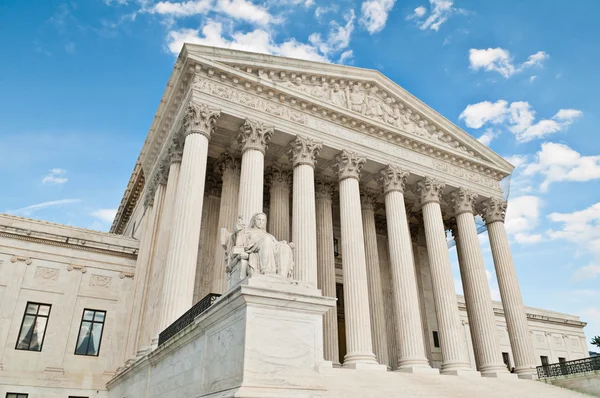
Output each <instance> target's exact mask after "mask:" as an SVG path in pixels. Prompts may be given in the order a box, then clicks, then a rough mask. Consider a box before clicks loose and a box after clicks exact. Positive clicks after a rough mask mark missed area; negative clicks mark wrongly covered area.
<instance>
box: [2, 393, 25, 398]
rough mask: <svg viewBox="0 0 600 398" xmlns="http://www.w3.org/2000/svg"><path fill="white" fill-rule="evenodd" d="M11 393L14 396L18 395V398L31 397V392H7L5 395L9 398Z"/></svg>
mask: <svg viewBox="0 0 600 398" xmlns="http://www.w3.org/2000/svg"><path fill="white" fill-rule="evenodd" d="M9 395H14V396H16V398H23V397H25V398H29V393H26V392H7V393H6V395H5V397H6V398H9Z"/></svg>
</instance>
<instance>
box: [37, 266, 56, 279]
mask: <svg viewBox="0 0 600 398" xmlns="http://www.w3.org/2000/svg"><path fill="white" fill-rule="evenodd" d="M58 272H59V269H58V268H49V267H36V269H35V274H34V276H33V278H34V279H48V280H53V281H55V280H57V279H58Z"/></svg>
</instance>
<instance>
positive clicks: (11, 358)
mask: <svg viewBox="0 0 600 398" xmlns="http://www.w3.org/2000/svg"><path fill="white" fill-rule="evenodd" d="M511 171H512V166H511V165H510V164H509V163H507V162H506V161H505V160H504V159H502V158H501V157H500V156H498V155H497V154H495V153H494V152H492V151H491V150H490V149H489V148H487V147H485V146H483V145H482V144H480V143H479V142H478V141H477V140H475V139H473V138H472V137H471V136H469V135H468V134H467V133H465V132H463V131H462V130H460V129H459V128H458V127H456V126H454V125H453V124H451V123H450V122H449V121H447V120H446V119H444V118H443V117H442V116H440V115H439V114H437V113H436V112H435V111H433V110H432V109H430V108H429V107H427V106H426V105H425V104H423V103H422V102H420V101H419V100H418V99H416V98H414V97H413V96H412V95H410V94H409V93H407V92H406V91H404V90H403V89H402V88H400V87H399V86H397V85H396V84H394V83H393V82H391V81H390V80H388V79H386V78H385V77H384V76H383V75H381V74H380V73H379V72H376V71H370V70H363V69H358V68H352V67H345V66H338V65H329V64H320V63H314V62H308V61H299V60H293V59H288V58H280V57H272V56H266V55H258V54H251V53H245V52H239V51H232V50H225V49H216V48H209V47H203V46H196V45H185V46H184V49H183V50H182V53H181V55H180V57H179V59H178V60H177V62H176V64H175V68H174V71H173V74H172V76H171V78H170V79H169V82H168V84H167V88H166V90H165V93H164V95H163V98H162V100H161V104H160V106H159V109H158V111H157V113H156V115H155V119H154V121H153V123H152V126H151V128H150V131H149V134H148V137H147V139H146V142H145V144H144V148H143V149H142V152H141V155H140V157H139V160H138V162H137V163H136V165H135V168H134V171H133V173H132V177H131V180H130V182H129V184H128V187H127V189H126V191H125V195H124V197H123V200H122V202H121V205H120V207H119V211H118V214H117V217H116V219H115V221H114V224H113V227H112V230H111V233H99V232H94V231H86V230H81V229H77V228H71V227H66V226H60V225H53V224H49V223H43V222H38V221H33V220H26V219H21V218H17V217H11V216H0V396H2V394H4V393H5V392H24V393H29V394H30V395H29V396H30V397H42V396H43V397H47V396H48V397H51V396H57V397H58V396H65V394H66V395H72V396H108V395H107V393H106V383H107V382H108V381H109V380H110V379H111V378H112V377H113V376H114V375H115V374H122V372H120V373H119V372H118V369H119V371H120V370H123V369H127V368H128V367H132V366H134V367H136V369H138V368H139V369H141V368H143V367H144V366H146V365H144V362H143V361H144V359H143V358H148V353H151V352H153V350H155V348H156V345H157V337H158V334H159V333H160V331H161V330H163V329H164V328H166V327H167V326H168V325H170V324H171V323H172V322H173V321H174V320H176V319H177V318H178V317H179V316H180V315H182V314H183V313H184V312H185V311H187V309H189V308H190V307H191V306H192V305H193V304H194V303H195V302H197V301H198V300H200V299H201V298H203V297H204V296H205V295H206V294H208V293H219V294H221V293H223V292H224V291H225V290H226V289H227V274H226V272H225V265H224V263H225V261H224V252H223V250H222V247H221V242H220V239H219V231H220V229H221V228H227V229H229V230H231V228H232V227H233V225H234V224H235V223H236V220H237V219H238V216H241V218H242V221H243V222H244V223H248V222H249V220H250V217H251V216H252V215H253V214H255V213H259V212H264V213H266V214H267V216H268V219H269V221H268V226H267V230H268V232H270V233H271V234H272V235H274V236H275V237H276V239H277V240H280V241H288V242H289V241H291V242H294V244H295V248H294V251H293V256H294V267H293V270H292V276H293V278H294V279H295V280H298V281H301V282H302V283H304V284H306V285H307V286H312V287H314V288H318V289H320V290H319V291H320V292H322V293H323V295H326V296H334V295H335V292H336V290H337V291H338V292H339V291H341V290H339V288H340V287H343V297H338V299H339V301H340V303H342V302H343V307H342V308H338V309H337V311H336V309H335V308H332V309H330V310H328V311H327V313H326V314H325V315H324V317H323V323H322V329H323V330H322V333H323V335H322V341H323V350H322V353H323V356H324V359H325V360H327V361H331V362H332V363H333V366H342V367H344V368H352V369H362V368H373V369H375V368H377V369H379V368H381V365H386V366H387V368H388V370H398V371H403V372H411V373H417V372H425V373H426V372H429V373H436V372H437V371H436V370H434V368H435V369H439V371H441V373H446V374H463V373H469V372H472V373H475V371H478V372H479V373H480V374H481V375H483V376H492V377H500V376H503V375H505V374H507V371H506V365H505V364H504V361H505V359H504V357H503V354H504V355H505V356H506V355H507V356H508V361H509V367H515V368H516V371H517V373H518V374H519V376H521V377H523V378H527V377H530V376H531V374H532V373H533V372H534V367H535V366H536V365H539V364H540V363H541V356H547V357H548V361H549V363H553V362H557V361H558V360H559V358H565V359H566V360H570V359H577V358H581V357H586V356H588V353H587V346H586V342H585V335H584V333H583V327H584V326H585V323H583V322H581V321H580V320H579V318H578V317H576V316H572V315H566V314H559V313H553V312H549V311H543V310H538V309H534V308H529V307H525V306H524V305H523V302H522V299H521V294H520V290H519V285H518V281H517V278H516V273H515V270H514V264H513V262H512V258H511V255H510V247H509V245H508V240H507V237H506V233H505V232H504V215H505V210H506V203H505V202H504V201H503V200H502V190H501V188H500V184H499V181H500V180H501V179H503V178H504V177H506V176H507V175H509V174H510V173H511ZM476 215H481V216H482V217H483V219H484V220H485V222H486V224H487V226H488V234H489V236H490V245H491V248H492V252H493V256H494V267H495V269H496V273H497V278H498V281H499V286H500V290H501V295H502V302H494V301H492V299H491V295H490V292H489V288H488V286H487V279H486V278H485V269H484V268H483V267H484V264H483V257H482V255H481V252H480V248H479V245H478V238H477V233H476V231H475V220H474V217H475V216H476ZM446 230H450V231H452V233H453V234H454V235H455V239H456V242H457V248H458V254H459V262H460V270H461V278H462V281H463V286H464V290H465V297H462V296H457V295H456V292H455V289H454V281H453V279H452V274H451V270H450V261H449V257H448V249H447V245H446ZM334 240H335V242H336V243H337V245H336V246H335V247H334ZM315 290H316V289H315ZM27 302H38V303H48V304H51V305H52V312H51V315H50V317H49V321H48V327H47V331H46V336H45V339H44V345H43V349H42V351H41V352H27V351H22V350H15V349H14V348H15V344H16V339H17V336H18V334H19V328H20V326H21V321H22V319H23V313H24V308H25V305H26V303H27ZM85 308H88V309H90V308H91V309H96V310H102V311H106V313H107V315H106V316H107V321H106V323H105V330H104V334H103V338H102V346H101V350H100V354H99V356H98V357H82V356H77V355H74V346H75V343H76V339H77V333H78V330H79V327H80V322H81V316H82V311H83V309H85ZM434 332H435V335H436V338H435V340H436V341H435V342H434ZM319 341H320V340H319ZM319 352H321V351H319ZM136 358H137V359H138V360H137V362H136ZM140 358H142V359H140ZM140 361H142V362H140ZM378 364H379V365H378ZM118 377H121V379H123V377H122V376H118ZM136 377H138V376H136ZM139 381H140V382H141V381H142V379H140V380H139ZM127 383H129V384H130V385H134V384H135V380H133V379H131V380H128V381H127ZM113 384H114V383H113ZM116 388H119V387H116ZM96 391H98V392H96ZM61 394H62V395H61Z"/></svg>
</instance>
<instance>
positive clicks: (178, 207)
mask: <svg viewBox="0 0 600 398" xmlns="http://www.w3.org/2000/svg"><path fill="white" fill-rule="evenodd" d="M219 116H220V111H218V110H215V109H211V108H209V107H208V106H207V105H205V104H196V103H194V102H191V103H190V104H189V105H188V106H187V109H186V111H185V114H184V117H183V123H182V125H183V126H182V127H183V132H184V135H185V141H184V147H183V158H182V161H181V170H180V173H179V180H178V183H177V196H176V199H175V209H174V212H173V229H172V235H171V240H170V242H169V250H168V254H167V261H166V264H165V281H164V289H163V300H162V301H163V311H162V313H161V319H160V322H159V323H160V326H161V330H164V329H165V328H166V327H167V326H169V325H170V324H171V323H172V322H173V321H175V320H176V319H177V318H179V317H180V316H181V315H183V314H184V313H185V312H186V311H187V310H189V309H190V307H191V306H192V299H193V295H194V280H195V276H196V275H195V274H196V263H197V260H198V241H199V239H200V223H201V221H202V204H203V203H202V202H203V198H204V180H205V176H206V162H207V159H208V140H209V138H210V136H211V134H212V133H213V131H214V129H215V124H216V121H217V118H218V117H219Z"/></svg>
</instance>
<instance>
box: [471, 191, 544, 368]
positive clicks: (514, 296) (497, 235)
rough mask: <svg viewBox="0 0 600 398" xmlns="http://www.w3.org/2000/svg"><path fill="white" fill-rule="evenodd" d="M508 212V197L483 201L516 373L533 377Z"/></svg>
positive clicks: (530, 348)
mask: <svg viewBox="0 0 600 398" xmlns="http://www.w3.org/2000/svg"><path fill="white" fill-rule="evenodd" d="M505 215H506V202H505V201H504V200H502V199H499V198H490V199H488V200H486V201H485V202H483V205H482V216H483V218H484V220H485V223H486V225H487V229H488V236H489V238H490V247H491V249H492V257H493V258H494V267H495V268H496V277H497V279H498V287H499V288H500V297H501V298H502V307H503V308H504V317H505V318H506V325H507V327H508V337H509V339H510V345H511V348H512V352H513V358H514V361H515V373H516V374H517V375H518V376H519V377H520V378H532V377H533V375H534V374H535V359H534V354H533V352H534V351H533V346H532V343H531V339H530V337H529V326H528V325H527V315H526V313H525V307H524V305H523V298H522V297H521V289H520V288H519V281H518V280H517V272H516V270H515V265H514V263H513V259H512V255H511V253H510V246H509V245H508V237H507V236H506V231H505V229H504V217H505Z"/></svg>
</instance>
